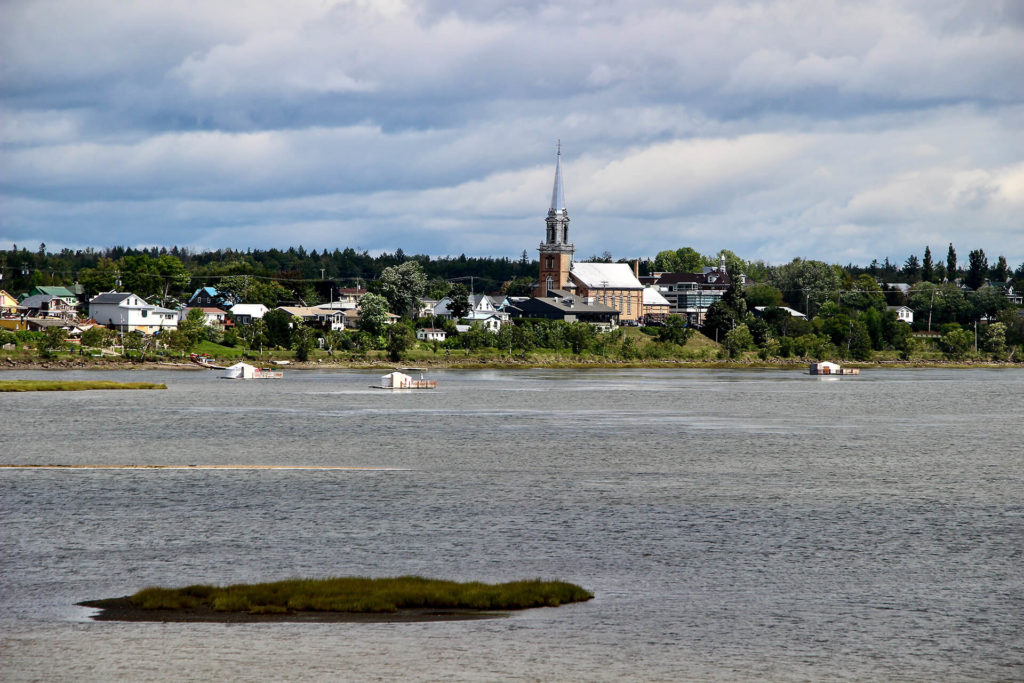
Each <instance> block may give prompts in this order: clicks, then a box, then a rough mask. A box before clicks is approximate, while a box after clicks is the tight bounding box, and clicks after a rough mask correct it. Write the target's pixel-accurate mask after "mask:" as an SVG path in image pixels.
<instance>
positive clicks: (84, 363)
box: [0, 357, 1024, 372]
mask: <svg viewBox="0 0 1024 683" xmlns="http://www.w3.org/2000/svg"><path fill="white" fill-rule="evenodd" d="M224 362H229V361H224ZM247 362H249V363H252V364H257V365H258V364H260V363H261V361H259V360H258V359H250V360H248V361H247ZM269 362H270V361H262V363H264V364H266V363H269ZM810 362H812V360H811V359H799V360H798V359H781V358H780V359H771V360H760V359H741V360H725V359H715V360H678V359H664V360H608V359H601V358H582V357H579V358H552V359H536V358H531V359H527V360H522V359H493V358H474V357H465V358H437V359H422V358H418V359H415V360H412V361H398V362H393V361H388V360H383V359H374V360H367V359H340V358H327V359H320V360H317V361H309V362H305V363H301V362H298V361H289V362H288V364H287V365H283V366H280V367H279V369H281V370H285V371H288V370H322V369H336V370H380V371H385V370H392V369H394V368H396V367H405V366H410V365H415V366H416V367H422V368H425V369H428V370H529V369H544V368H551V369H588V368H592V369H616V368H629V369H641V368H666V369H668V368H679V369H701V370H729V369H736V370H748V369H764V370H794V369H806V367H807V364H808V363H810ZM839 362H840V363H841V364H842V365H844V366H846V367H852V368H861V369H884V368H944V369H957V368H965V369H966V368H1024V362H1018V363H1012V362H1006V361H988V360H960V361H950V360H932V359H927V360H926V359H918V360H906V361H904V360H877V361H839ZM4 370H183V371H195V372H210V370H209V369H206V368H200V367H198V366H196V365H194V364H191V363H188V362H173V361H164V360H160V361H157V360H146V361H133V360H124V359H113V358H110V357H104V358H91V357H75V358H62V359H49V360H43V359H29V358H11V357H7V358H5V359H4V360H3V361H2V362H0V372H2V371H4Z"/></svg>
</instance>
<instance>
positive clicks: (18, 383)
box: [0, 379, 167, 391]
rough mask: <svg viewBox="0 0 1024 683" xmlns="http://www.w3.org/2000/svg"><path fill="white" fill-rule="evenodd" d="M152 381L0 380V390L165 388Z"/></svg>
mask: <svg viewBox="0 0 1024 683" xmlns="http://www.w3.org/2000/svg"><path fill="white" fill-rule="evenodd" d="M166 388H167V385H166V384H154V383H152V382H102V381H90V380H81V381H60V380H35V379H10V380H0V391H89V390H92V389H166Z"/></svg>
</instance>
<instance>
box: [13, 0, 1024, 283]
mask: <svg viewBox="0 0 1024 683" xmlns="http://www.w3.org/2000/svg"><path fill="white" fill-rule="evenodd" d="M559 139H560V140H561V141H562V150H563V156H562V161H563V169H564V178H565V196H566V203H567V209H568V211H569V215H570V217H571V218H572V228H571V238H572V240H573V241H574V242H575V244H576V249H577V257H580V258H585V257H587V256H590V255H592V254H600V253H601V252H603V251H609V252H611V253H612V254H613V256H615V257H616V258H623V257H634V256H653V255H654V254H655V253H656V252H658V251H660V250H662V249H669V248H673V249H674V248H678V247H681V246H692V247H694V248H696V249H698V250H699V251H701V252H704V253H714V252H716V251H718V250H719V249H722V248H726V249H731V250H733V251H735V252H736V253H737V254H739V255H740V256H742V257H744V258H747V259H763V260H766V261H768V262H771V263H779V262H785V261H788V260H790V259H791V258H793V257H795V256H802V257H805V258H818V259H824V260H828V261H831V262H837V263H844V264H845V263H847V262H853V263H863V264H866V263H868V262H869V261H870V260H871V259H872V258H876V257H877V258H879V259H882V258H884V257H886V256H888V257H889V258H891V259H892V260H894V261H898V262H900V263H902V261H903V260H904V259H905V258H906V257H907V256H908V255H909V254H911V253H916V254H918V255H919V256H920V254H921V253H922V252H923V250H924V246H925V245H926V244H927V245H930V246H931V248H932V252H933V254H934V255H935V256H936V258H937V259H941V258H944V256H945V252H946V247H947V245H948V243H950V242H953V243H954V246H955V247H956V249H957V252H958V254H959V255H960V259H961V261H966V257H967V252H968V251H970V250H971V249H975V248H982V249H984V250H985V252H986V254H987V255H988V256H989V259H990V261H993V262H994V261H995V258H996V256H997V255H999V254H1003V255H1005V256H1006V257H1007V258H1008V259H1009V261H1010V263H1011V266H1013V267H1015V266H1017V265H1018V264H1020V263H1021V262H1022V261H1024V2H1020V1H1019V0H1005V2H1001V1H999V0H906V1H903V2H900V1H898V0H879V1H877V2H871V1H865V2H845V1H835V2H830V1H829V0H807V1H803V0H782V1H778V2H773V1H772V0H763V1H761V2H749V1H745V0H589V1H585V0H567V1H564V2H535V1H533V0H349V1H339V2H336V1H334V0H289V1H288V2H280V0H265V1H261V0H253V1H250V2H238V1H237V0H223V1H218V0H204V1H203V2H185V1H184V0H179V1H177V2H175V1H171V0H165V1H163V2H151V1H139V2H132V1H131V0H125V1H123V2H113V1H112V0H29V1H22V0H4V2H3V3H2V4H0V145H2V149H0V246H5V247H9V246H10V244H11V243H16V244H18V245H19V247H20V246H29V248H32V249H34V248H35V247H37V246H38V243H39V242H45V243H46V244H47V247H48V248H49V249H54V248H58V249H59V248H62V247H70V248H79V247H85V246H97V247H99V246H112V245H172V244H177V245H188V246H193V247H196V248H199V249H215V248H219V247H234V248H246V247H287V246H291V245H294V246H297V245H299V244H302V245H303V246H305V247H306V248H307V249H313V248H316V249H323V248H329V249H333V248H335V247H340V248H344V247H346V246H351V247H356V248H361V249H366V250H369V251H371V252H377V251H394V250H395V249H396V248H399V247H401V248H402V249H404V250H405V251H406V252H410V253H427V254H432V255H444V254H459V253H466V254H469V255H493V256H512V257H516V256H518V255H519V254H520V253H521V252H522V251H523V250H524V249H526V250H528V252H529V253H530V255H531V256H535V255H536V247H537V244H538V243H539V241H540V240H541V238H542V236H543V230H544V227H543V218H544V215H545V213H546V210H547V206H548V203H549V199H550V193H551V181H552V174H553V168H554V160H555V145H556V141H557V140H559Z"/></svg>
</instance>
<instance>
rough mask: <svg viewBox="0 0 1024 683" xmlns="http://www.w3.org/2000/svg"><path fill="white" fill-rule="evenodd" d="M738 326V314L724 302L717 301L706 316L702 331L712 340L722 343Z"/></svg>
mask: <svg viewBox="0 0 1024 683" xmlns="http://www.w3.org/2000/svg"><path fill="white" fill-rule="evenodd" d="M735 325H736V313H735V311H733V310H732V309H731V308H729V305H728V304H726V303H725V302H724V301H716V302H715V303H713V304H711V305H710V306H709V307H708V311H707V313H705V314H704V326H703V327H702V328H701V331H702V332H703V333H704V334H705V335H707V336H708V337H709V338H710V339H714V340H716V341H719V342H721V341H722V340H723V339H725V335H726V334H728V333H729V331H730V330H732V328H733V327H735Z"/></svg>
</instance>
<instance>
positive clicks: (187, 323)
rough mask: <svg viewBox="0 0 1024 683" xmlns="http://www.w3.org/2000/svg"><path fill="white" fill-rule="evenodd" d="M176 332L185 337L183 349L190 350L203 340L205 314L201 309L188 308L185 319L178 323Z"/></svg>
mask: <svg viewBox="0 0 1024 683" xmlns="http://www.w3.org/2000/svg"><path fill="white" fill-rule="evenodd" d="M178 332H179V333H180V334H182V335H184V336H185V341H186V343H185V348H186V349H191V348H194V347H195V346H196V344H198V343H199V342H200V341H202V340H203V338H204V334H205V332H206V314H205V313H203V309H201V308H190V309H189V311H188V314H187V315H186V316H185V319H184V320H182V321H181V322H179V323H178Z"/></svg>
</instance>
